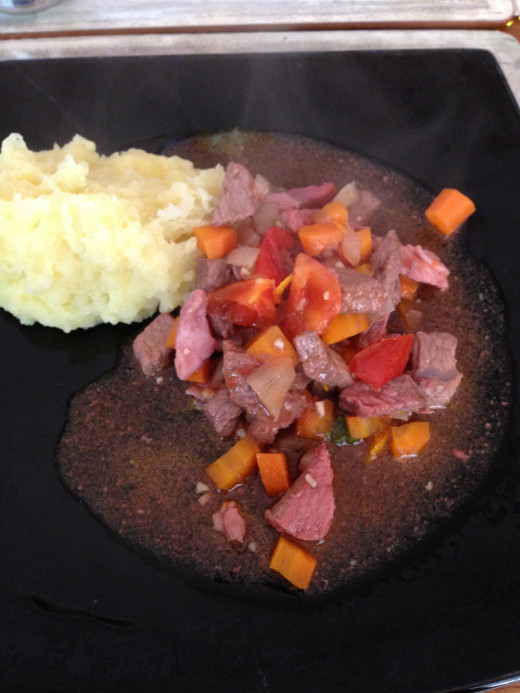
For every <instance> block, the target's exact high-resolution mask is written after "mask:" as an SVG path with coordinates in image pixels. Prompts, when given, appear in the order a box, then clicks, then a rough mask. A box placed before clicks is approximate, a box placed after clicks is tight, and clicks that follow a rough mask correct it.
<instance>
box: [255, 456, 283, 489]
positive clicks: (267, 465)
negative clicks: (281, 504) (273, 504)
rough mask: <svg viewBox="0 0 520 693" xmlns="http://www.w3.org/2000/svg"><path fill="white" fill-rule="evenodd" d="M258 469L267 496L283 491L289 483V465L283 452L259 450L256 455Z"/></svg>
mask: <svg viewBox="0 0 520 693" xmlns="http://www.w3.org/2000/svg"><path fill="white" fill-rule="evenodd" d="M256 461H257V464H258V471H259V472H260V478H261V479H262V484H263V485H264V489H265V492H266V493H267V495H268V496H277V495H278V494H280V493H285V491H287V489H288V488H289V486H290V484H291V480H290V477H289V465H288V463H287V457H286V456H285V454H284V453H283V452H259V453H258V454H257V456H256Z"/></svg>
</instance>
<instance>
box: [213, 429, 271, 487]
mask: <svg viewBox="0 0 520 693" xmlns="http://www.w3.org/2000/svg"><path fill="white" fill-rule="evenodd" d="M259 452H260V446H259V445H258V443H256V442H255V441H254V440H252V439H251V438H248V437H247V436H246V437H245V438H242V439H241V440H239V441H238V443H235V445H233V447H232V448H230V449H229V450H228V451H227V452H225V453H224V454H223V455H222V456H221V457H219V458H218V459H217V460H215V461H214V462H212V463H211V464H210V465H208V466H207V467H206V474H207V475H208V476H209V478H210V479H211V481H213V483H214V484H215V486H216V487H217V488H219V489H220V490H221V491H229V490H230V489H232V488H233V487H234V486H237V484H241V483H242V482H243V481H245V480H246V479H247V478H248V477H249V476H251V474H252V473H253V472H254V471H255V469H256V456H257V454H258V453H259Z"/></svg>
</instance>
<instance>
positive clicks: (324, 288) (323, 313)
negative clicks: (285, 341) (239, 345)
mask: <svg viewBox="0 0 520 693" xmlns="http://www.w3.org/2000/svg"><path fill="white" fill-rule="evenodd" d="M341 304H342V296H341V287H340V284H339V280H338V278H337V276H336V275H335V274H334V272H332V270H330V269H329V268H328V267H325V265H322V264H321V262H319V261H318V260H316V259H314V258H312V257H309V255H306V254H305V253H300V254H299V255H298V256H297V257H296V260H295V263H294V268H293V278H292V281H291V285H290V289H289V298H288V301H287V308H286V313H285V318H284V320H283V324H282V329H283V331H284V333H285V334H286V335H287V337H288V338H289V339H293V338H294V337H295V336H296V335H297V334H300V333H301V332H303V331H304V330H313V331H314V332H317V333H318V334H322V332H324V331H325V330H326V329H327V327H328V326H329V324H330V322H331V320H332V319H333V318H334V317H335V316H336V315H338V313H339V312H340V310H341Z"/></svg>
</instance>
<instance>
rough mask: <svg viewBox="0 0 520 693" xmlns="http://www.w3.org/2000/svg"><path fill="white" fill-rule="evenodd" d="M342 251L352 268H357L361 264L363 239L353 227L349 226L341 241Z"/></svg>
mask: <svg viewBox="0 0 520 693" xmlns="http://www.w3.org/2000/svg"><path fill="white" fill-rule="evenodd" d="M341 251H342V253H343V255H344V257H345V259H346V260H347V261H348V262H350V264H351V265H352V267H357V266H358V265H359V263H360V262H361V239H360V238H359V236H358V235H357V233H356V232H355V231H354V229H353V228H352V227H351V226H348V225H347V230H346V232H345V234H344V235H343V240H342V241H341Z"/></svg>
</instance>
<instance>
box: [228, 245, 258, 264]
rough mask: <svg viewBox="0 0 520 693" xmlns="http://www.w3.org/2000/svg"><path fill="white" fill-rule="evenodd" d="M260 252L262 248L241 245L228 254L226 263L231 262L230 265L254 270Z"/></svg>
mask: <svg viewBox="0 0 520 693" xmlns="http://www.w3.org/2000/svg"><path fill="white" fill-rule="evenodd" d="M259 252H260V248H251V247H250V246H248V245H239V246H238V248H235V249H234V250H232V251H231V252H230V253H228V255H227V257H226V261H227V262H229V264H230V265H237V266H238V267H247V268H248V269H252V268H253V267H254V265H255V262H256V260H257V258H258V253H259Z"/></svg>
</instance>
